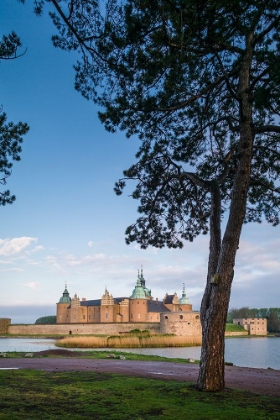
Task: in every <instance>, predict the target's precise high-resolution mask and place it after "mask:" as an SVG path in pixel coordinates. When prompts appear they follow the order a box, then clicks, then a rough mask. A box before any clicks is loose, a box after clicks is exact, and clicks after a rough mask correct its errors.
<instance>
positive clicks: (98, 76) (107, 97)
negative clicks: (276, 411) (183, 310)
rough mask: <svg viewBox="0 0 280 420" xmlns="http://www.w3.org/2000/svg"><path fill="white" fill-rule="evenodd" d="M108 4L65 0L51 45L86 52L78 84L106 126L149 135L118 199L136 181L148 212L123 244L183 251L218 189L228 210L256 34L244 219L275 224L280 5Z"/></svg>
mask: <svg viewBox="0 0 280 420" xmlns="http://www.w3.org/2000/svg"><path fill="white" fill-rule="evenodd" d="M48 1H49V2H50V3H53V4H55V6H56V5H57V2H55V1H52V0H48ZM38 4H40V6H41V7H42V6H43V4H44V2H43V1H41V2H36V5H38ZM66 5H68V8H69V12H67V11H66V8H64V7H65V6H66ZM102 10H103V9H102V8H99V6H98V3H97V1H95V0H87V1H85V0H71V1H69V0H63V1H61V2H59V7H57V6H56V11H57V13H51V17H52V19H53V21H54V24H55V25H56V27H57V29H58V32H59V34H58V35H55V36H54V37H53V42H54V45H55V46H58V47H60V48H63V49H65V50H78V51H80V52H81V61H79V62H78V63H77V65H76V83H75V87H76V89H77V90H79V91H80V92H81V93H82V95H83V96H85V97H86V98H87V99H92V100H94V101H95V102H97V103H98V104H100V105H101V107H102V108H103V111H101V112H100V113H99V116H100V119H101V121H102V122H103V123H104V125H105V127H106V129H107V130H109V131H112V132H114V131H115V130H116V129H117V128H120V129H121V130H124V131H125V132H126V134H127V136H131V135H135V134H136V135H138V136H139V138H140V140H141V141H142V145H141V147H140V149H139V151H138V153H137V155H136V157H137V159H138V162H137V163H136V164H134V165H132V166H131V167H130V168H129V169H128V170H126V171H124V178H123V179H121V180H120V181H119V182H117V183H116V187H115V191H116V193H117V194H121V193H122V190H123V188H124V187H125V184H126V180H128V179H130V180H135V181H136V188H135V191H134V193H133V194H132V197H133V198H135V199H137V200H140V205H139V208H138V211H139V213H140V214H141V216H140V217H139V218H138V219H137V221H136V223H134V224H132V225H131V226H129V227H128V229H127V231H126V241H127V243H130V242H133V241H137V242H139V243H140V244H141V247H142V248H146V247H147V246H148V245H152V246H157V247H163V246H165V245H167V246H169V247H182V246H183V241H184V240H190V241H192V240H193V239H194V238H195V237H196V236H197V235H198V234H200V233H203V234H205V233H207V232H208V229H209V226H208V221H209V215H210V214H211V191H212V188H213V185H214V184H218V185H219V189H220V194H221V197H222V213H223V212H225V211H226V210H227V209H228V206H229V205H230V202H231V191H232V188H233V183H234V179H235V175H236V171H237V168H238V165H239V159H240V151H239V139H240V122H241V117H242V115H241V108H240V106H241V96H240V94H241V92H240V71H241V70H242V69H241V68H242V60H243V57H244V55H245V51H246V42H248V37H249V34H250V31H251V32H252V33H253V35H254V39H255V40H254V43H253V51H252V57H251V65H250V81H249V85H250V88H249V92H248V94H249V95H250V101H251V103H252V127H253V131H254V149H253V155H252V169H251V178H250V185H249V191H248V205H247V209H246V215H245V217H244V222H250V221H255V222H261V220H262V218H263V217H265V218H266V219H267V221H268V222H269V223H271V224H272V225H274V226H275V225H277V224H278V223H279V205H280V190H279V186H278V183H277V179H278V177H279V173H280V166H279V157H280V153H279V133H280V130H279V127H278V126H277V124H275V117H276V116H277V115H278V114H279V97H280V95H279V93H280V92H279V81H280V78H279V74H280V63H279V29H280V24H279V7H278V2H277V1H275V0H270V1H267V2H266V4H265V7H264V4H263V2H262V1H260V0H254V1H241V2H240V1H239V0H238V1H237V0H234V1H231V2H227V3H225V2H224V1H215V2H198V3H196V2H193V1H188V0H174V1H171V2H170V1H166V0H161V1H157V2H153V1H152V2H147V1H142V0H127V1H125V2H123V3H121V2H118V1H114V0H109V1H107V4H106V11H107V14H106V15H105V14H103V15H102ZM246 39H247V41H246Z"/></svg>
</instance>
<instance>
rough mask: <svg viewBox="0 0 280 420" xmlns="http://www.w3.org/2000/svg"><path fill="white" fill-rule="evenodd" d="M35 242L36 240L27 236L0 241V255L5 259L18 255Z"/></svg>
mask: <svg viewBox="0 0 280 420" xmlns="http://www.w3.org/2000/svg"><path fill="white" fill-rule="evenodd" d="M36 241H37V238H31V237H29V236H23V237H21V238H13V239H0V255H3V256H5V257H7V256H11V255H15V254H19V253H20V252H21V251H23V250H24V249H25V248H27V247H28V246H30V245H31V244H32V243H33V242H36Z"/></svg>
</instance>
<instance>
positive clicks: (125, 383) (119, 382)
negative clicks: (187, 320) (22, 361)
mask: <svg viewBox="0 0 280 420" xmlns="http://www.w3.org/2000/svg"><path fill="white" fill-rule="evenodd" d="M0 406H1V411H0V419H1V420H2V419H3V420H4V419H5V420H6V419H9V420H17V419H23V418H26V419H28V420H32V419H36V420H38V419H49V420H52V419H66V420H67V419H71V420H79V419H85V418H92V419H99V420H101V419H104V420H105V419H106V420H119V419H122V420H131V419H133V420H153V419H157V420H174V419H179V420H180V419H187V418H188V419H192V420H201V419H221V420H222V419H226V420H236V419H237V418H238V419H239V420H243V419H244V420H248V419H254V420H258V419H270V420H274V419H275V420H276V419H278V418H279V409H280V399H279V398H270V397H262V396H259V395H255V394H252V393H248V392H240V391H232V390H228V391H227V392H225V393H222V394H221V393H216V394H209V393H201V392H198V391H196V390H195V388H194V386H193V385H189V384H187V383H186V382H178V381H177V382H175V381H161V380H155V379H143V378H132V377H124V376H118V375H113V374H103V373H101V374H99V373H95V372H71V373H67V372H66V373H65V372H63V373H54V372H41V371H28V370H19V371H0Z"/></svg>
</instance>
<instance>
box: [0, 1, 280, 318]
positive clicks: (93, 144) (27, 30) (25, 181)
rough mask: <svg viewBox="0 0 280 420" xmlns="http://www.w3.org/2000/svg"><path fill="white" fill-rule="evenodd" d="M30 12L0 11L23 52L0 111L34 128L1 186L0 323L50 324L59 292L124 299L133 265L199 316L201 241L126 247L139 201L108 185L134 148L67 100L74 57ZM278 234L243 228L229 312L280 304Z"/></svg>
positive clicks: (77, 98) (87, 105)
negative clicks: (43, 320)
mask: <svg viewBox="0 0 280 420" xmlns="http://www.w3.org/2000/svg"><path fill="white" fill-rule="evenodd" d="M32 3H33V1H32V0H27V2H26V4H25V5H22V4H20V3H19V2H18V0H1V5H0V24H1V25H0V27H1V33H0V36H1V37H2V36H3V35H4V34H8V33H10V32H11V31H12V30H14V31H15V32H16V33H17V34H18V35H19V36H20V38H21V42H22V49H21V51H20V52H21V53H23V52H25V53H24V54H23V55H22V56H21V57H20V58H18V59H16V60H2V61H1V62H0V105H1V106H2V107H3V110H4V112H6V114H7V117H8V121H13V122H14V123H17V122H18V121H23V122H27V123H28V124H29V126H30V131H29V133H28V134H27V135H26V136H24V143H23V151H22V154H21V161H20V162H15V163H14V166H13V173H12V175H11V177H10V178H9V179H8V183H7V186H6V187H7V188H9V189H10V190H11V193H12V194H15V195H16V197H17V199H16V201H15V203H14V204H12V205H7V206H5V207H1V208H0V213H1V224H0V226H1V229H0V317H7V318H11V319H12V323H34V322H35V320H36V319H37V318H38V317H41V316H46V315H54V314H55V312H56V303H57V302H58V301H59V298H60V297H61V296H62V292H63V290H64V287H65V283H67V287H68V290H69V293H70V296H73V295H74V294H75V293H77V295H78V296H79V297H80V298H86V299H99V298H101V297H102V295H103V293H104V290H105V287H107V289H108V290H109V292H110V293H111V294H112V295H113V296H114V297H120V296H130V295H131V293H132V290H133V288H134V286H135V284H136V280H137V272H138V269H141V266H143V271H144V277H145V279H146V285H147V287H148V288H149V289H151V290H152V295H153V297H154V298H156V297H158V298H159V299H163V297H164V295H165V293H166V292H168V293H169V294H171V293H174V292H175V291H176V292H177V293H178V295H179V296H181V292H182V285H183V283H185V286H186V294H187V296H188V298H189V299H190V301H191V303H192V304H193V308H194V309H196V310H199V307H200V302H201V299H202V295H203V291H204V287H205V281H206V273H207V261H208V249H209V243H208V242H209V237H208V236H202V237H199V238H197V239H196V240H195V241H194V242H193V243H188V242H186V243H185V246H184V248H183V249H182V250H176V249H175V250H169V249H157V248H152V247H151V248H149V249H147V250H141V249H140V247H139V245H137V244H131V245H129V246H128V245H126V244H125V235H124V232H125V229H126V227H127V226H128V225H130V224H131V223H133V222H134V221H135V220H136V218H137V215H138V214H137V206H138V203H137V201H136V200H133V199H132V198H131V197H129V194H130V192H131V188H132V186H131V187H128V188H127V189H126V190H125V191H124V193H123V195H122V196H120V197H117V196H116V195H115V193H114V191H113V187H114V183H115V182H116V181H117V180H118V179H119V178H120V177H122V171H123V170H124V169H127V168H128V167H129V166H130V165H131V164H133V163H134V162H135V153H136V152H137V150H138V147H139V145H140V142H139V140H138V139H137V138H131V139H127V138H126V137H125V135H124V133H122V132H117V133H115V134H110V133H107V132H106V131H105V129H104V127H103V126H102V124H101V123H100V122H99V120H98V116H97V111H98V108H97V107H96V106H95V105H94V104H93V103H92V102H89V101H86V100H85V99H84V98H83V97H82V96H81V95H80V94H79V93H78V92H76V91H75V90H74V74H75V73H74V69H73V65H74V64H75V62H76V60H77V58H78V57H77V56H75V54H73V53H67V52H64V51H61V50H59V49H56V48H54V47H53V45H52V42H51V36H52V35H53V34H54V33H55V28H54V27H53V24H52V22H51V19H50V18H49V16H48V13H47V12H46V11H45V12H44V14H43V16H42V17H36V16H35V15H34V14H33V4H32ZM0 187H1V188H2V191H3V190H4V187H3V186H0ZM279 231H280V228H279V227H276V228H273V227H271V226H269V225H267V224H266V223H265V222H264V223H262V224H250V225H245V226H244V228H243V231H242V237H241V241H240V247H239V250H238V254H237V259H236V266H235V278H234V281H233V286H232V294H231V301H230V308H240V307H242V306H249V307H251V308H253V307H256V308H260V307H275V306H277V307H278V306H280V299H279V297H280V281H279V280H280V257H279V254H280V253H279V249H280V238H279Z"/></svg>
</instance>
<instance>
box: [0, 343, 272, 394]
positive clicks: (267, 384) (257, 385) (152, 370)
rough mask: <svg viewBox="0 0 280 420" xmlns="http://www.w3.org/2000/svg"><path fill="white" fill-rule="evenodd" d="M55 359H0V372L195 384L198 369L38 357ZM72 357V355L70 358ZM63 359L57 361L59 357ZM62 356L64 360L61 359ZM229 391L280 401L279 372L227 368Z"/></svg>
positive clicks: (67, 356)
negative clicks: (95, 375) (103, 374)
mask: <svg viewBox="0 0 280 420" xmlns="http://www.w3.org/2000/svg"><path fill="white" fill-rule="evenodd" d="M46 353H48V354H50V355H52V356H54V357H33V358H1V359H0V369H12V368H14V369H36V370H43V371H53V372H63V371H69V372H70V371H93V372H97V373H101V372H107V373H118V374H122V375H129V376H138V377H145V378H154V379H156V378H158V379H164V380H180V381H187V382H196V380H197V376H198V369H199V366H198V365H196V364H191V363H172V362H152V361H147V362H144V361H133V360H120V359H105V360H104V359H83V358H80V357H77V353H76V354H75V355H73V353H72V352H70V351H68V350H49V351H47V352H40V354H38V353H37V356H40V355H41V356H43V355H44V354H46ZM70 353H71V354H70ZM58 354H59V355H60V357H55V356H56V355H58ZM61 356H62V357H61ZM225 382H226V387H227V388H236V389H241V390H246V391H250V392H254V393H258V394H262V395H271V396H276V397H280V371H279V370H273V369H254V368H244V367H237V366H225Z"/></svg>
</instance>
